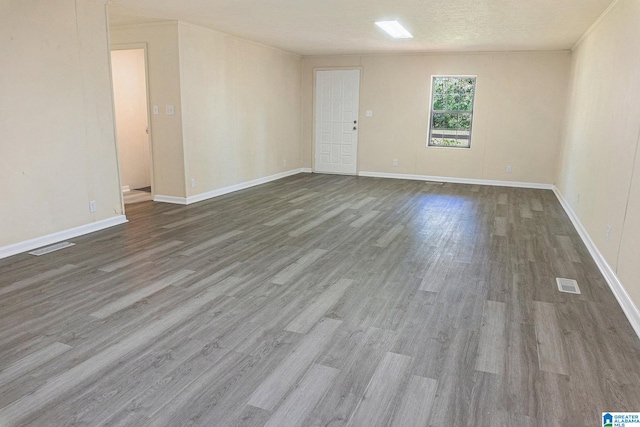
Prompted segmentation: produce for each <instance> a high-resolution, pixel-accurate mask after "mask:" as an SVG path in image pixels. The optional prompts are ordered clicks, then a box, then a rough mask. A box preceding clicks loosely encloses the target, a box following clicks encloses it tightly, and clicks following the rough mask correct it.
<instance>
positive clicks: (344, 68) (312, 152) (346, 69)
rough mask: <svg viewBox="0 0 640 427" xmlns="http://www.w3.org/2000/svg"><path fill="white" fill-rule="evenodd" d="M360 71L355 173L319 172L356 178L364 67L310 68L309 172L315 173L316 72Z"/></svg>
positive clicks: (358, 170) (358, 162)
mask: <svg viewBox="0 0 640 427" xmlns="http://www.w3.org/2000/svg"><path fill="white" fill-rule="evenodd" d="M356 70H357V71H360V81H359V83H358V139H357V140H356V172H355V174H350V173H348V174H345V173H339V172H321V173H330V174H332V175H349V176H358V174H359V173H360V168H359V166H360V145H361V144H360V129H361V125H362V120H361V119H362V117H361V113H360V112H361V111H362V108H361V107H360V100H361V99H362V81H363V76H364V67H362V66H343V67H331V66H328V67H324V66H322V67H313V68H312V72H313V79H312V82H311V86H312V89H311V92H312V97H311V115H312V123H313V129H312V134H311V146H312V147H311V170H312V171H313V172H314V173H316V127H317V126H318V124H317V123H316V84H317V83H316V77H317V74H318V71H356Z"/></svg>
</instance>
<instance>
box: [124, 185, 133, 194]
mask: <svg viewBox="0 0 640 427" xmlns="http://www.w3.org/2000/svg"><path fill="white" fill-rule="evenodd" d="M129 191H131V187H129V186H128V185H123V186H122V192H123V193H128V192H129Z"/></svg>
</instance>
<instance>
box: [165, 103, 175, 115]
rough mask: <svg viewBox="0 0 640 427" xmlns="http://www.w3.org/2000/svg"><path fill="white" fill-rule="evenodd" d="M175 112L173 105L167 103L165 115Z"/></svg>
mask: <svg viewBox="0 0 640 427" xmlns="http://www.w3.org/2000/svg"><path fill="white" fill-rule="evenodd" d="M175 113H176V109H175V108H174V107H173V105H167V116H173V115H174V114H175Z"/></svg>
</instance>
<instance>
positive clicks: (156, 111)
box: [153, 105, 160, 116]
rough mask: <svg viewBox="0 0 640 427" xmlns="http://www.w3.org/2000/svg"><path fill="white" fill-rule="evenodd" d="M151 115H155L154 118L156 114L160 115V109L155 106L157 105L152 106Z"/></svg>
mask: <svg viewBox="0 0 640 427" xmlns="http://www.w3.org/2000/svg"><path fill="white" fill-rule="evenodd" d="M153 114H154V115H156V116H157V115H158V114H160V109H159V108H158V106H157V105H154V106H153Z"/></svg>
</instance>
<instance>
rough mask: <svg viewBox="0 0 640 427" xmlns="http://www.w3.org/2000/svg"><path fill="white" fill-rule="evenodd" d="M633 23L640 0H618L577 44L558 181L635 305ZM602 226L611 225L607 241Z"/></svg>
mask: <svg viewBox="0 0 640 427" xmlns="http://www.w3.org/2000/svg"><path fill="white" fill-rule="evenodd" d="M638 22H640V2H638V1H636V0H620V1H619V2H618V3H617V4H616V5H615V7H614V8H613V9H612V10H611V11H610V12H609V14H607V15H606V16H605V17H604V19H603V20H602V21H601V22H600V23H599V25H597V26H596V27H595V29H594V30H593V31H592V32H591V33H589V34H588V35H587V36H586V37H585V38H584V40H583V42H582V43H581V44H580V45H579V46H578V47H577V48H576V49H575V51H574V53H573V62H572V69H571V87H570V92H569V99H570V104H569V108H568V113H567V127H566V131H565V133H564V138H563V149H562V158H561V161H560V167H559V172H558V180H557V186H558V188H559V190H560V192H561V193H562V194H563V196H564V197H565V198H566V199H567V201H568V202H569V203H570V205H571V207H572V209H573V210H574V211H575V213H576V214H577V216H578V217H579V219H580V222H581V223H582V224H583V225H584V227H585V228H586V230H587V232H588V233H589V235H590V236H591V238H592V240H593V241H594V243H595V244H596V246H597V247H598V250H599V251H600V252H601V253H602V254H603V256H604V258H605V259H606V261H607V263H608V264H609V265H610V266H611V267H612V268H613V270H614V271H616V272H617V274H618V277H619V278H620V279H621V281H622V283H623V284H624V286H625V288H626V289H627V291H628V292H629V294H630V295H631V297H632V298H633V300H634V302H635V304H636V306H640V263H639V262H638V248H639V247H640V177H639V176H640V163H639V162H638V159H637V156H636V153H637V151H638V136H639V134H640V96H639V94H640V78H639V77H638V76H639V74H638V70H640V32H639V31H638ZM634 159H635V160H634ZM578 194H580V200H578ZM607 226H611V237H610V239H609V240H608V241H607V239H606V230H607Z"/></svg>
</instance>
